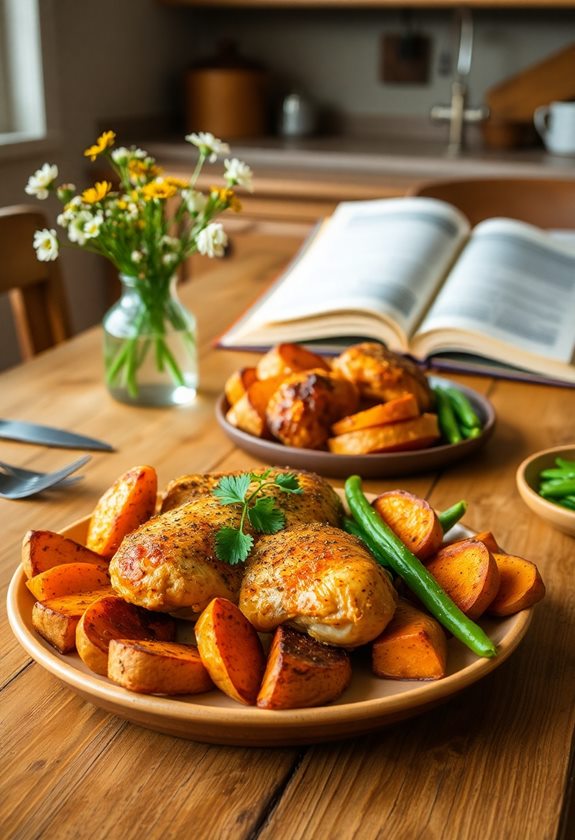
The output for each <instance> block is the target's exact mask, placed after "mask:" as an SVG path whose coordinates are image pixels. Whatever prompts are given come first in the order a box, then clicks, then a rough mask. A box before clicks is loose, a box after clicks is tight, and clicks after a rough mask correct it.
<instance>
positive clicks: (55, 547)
mask: <svg viewBox="0 0 575 840" xmlns="http://www.w3.org/2000/svg"><path fill="white" fill-rule="evenodd" d="M62 563H107V560H106V558H105V557H102V556H101V555H100V554H96V552H95V551H91V550H90V549H89V548H86V546H85V545H82V544H81V543H78V542H76V541H75V540H71V539H70V538H69V537H64V536H63V535H62V534H58V533H57V532H56V531H27V532H26V534H25V535H24V539H23V541H22V569H23V571H24V574H25V575H26V577H27V578H31V577H34V575H39V574H40V573H41V572H45V571H47V570H48V569H51V568H53V567H54V566H61V565H62Z"/></svg>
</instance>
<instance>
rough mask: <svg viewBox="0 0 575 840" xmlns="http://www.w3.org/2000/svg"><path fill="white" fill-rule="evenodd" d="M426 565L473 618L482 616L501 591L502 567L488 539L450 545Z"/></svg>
mask: <svg viewBox="0 0 575 840" xmlns="http://www.w3.org/2000/svg"><path fill="white" fill-rule="evenodd" d="M426 566H427V570H428V572H430V573H431V574H432V575H433V577H434V578H435V579H436V580H437V582H438V583H439V585H440V586H441V587H443V589H445V591H446V592H447V594H448V595H449V596H450V598H451V599H452V600H453V601H454V602H455V603H456V604H457V606H458V607H459V609H460V610H461V611H462V612H464V613H465V615H467V616H469V618H473V619H475V618H479V616H480V615H482V614H483V613H484V612H485V610H486V609H487V608H488V607H489V605H490V604H491V602H492V601H493V599H494V598H495V596H496V595H497V591H498V589H499V570H498V568H497V563H496V562H495V559H494V557H493V555H492V553H491V552H490V551H489V549H488V548H487V546H486V545H485V543H482V542H477V541H476V540H473V539H469V540H462V541H461V542H458V543H454V544H452V545H446V546H445V547H444V548H442V549H440V550H439V551H438V552H437V553H436V554H435V555H434V556H433V557H432V559H431V560H430V561H429V562H428V563H426Z"/></svg>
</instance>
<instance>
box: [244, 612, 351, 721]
mask: <svg viewBox="0 0 575 840" xmlns="http://www.w3.org/2000/svg"><path fill="white" fill-rule="evenodd" d="M350 681H351V664H350V660H349V655H348V653H347V652H346V651H345V650H343V649H342V648H336V647H333V646H331V645H324V644H322V643H321V642H317V641H315V639H312V638H311V637H310V636H307V635H305V634H304V633H298V631H297V630H294V629H293V628H291V627H286V626H285V625H280V626H279V627H278V628H277V629H276V631H275V633H274V637H273V641H272V644H271V648H270V652H269V655H268V660H267V665H266V670H265V674H264V678H263V681H262V684H261V688H260V691H259V694H258V698H257V705H258V706H259V708H260V709H300V708H308V707H310V706H321V705H323V704H324V703H331V702H332V700H335V699H336V698H337V697H339V696H340V694H342V692H343V691H344V690H345V689H346V688H347V686H348V685H349V683H350Z"/></svg>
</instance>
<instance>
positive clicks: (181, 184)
mask: <svg viewBox="0 0 575 840" xmlns="http://www.w3.org/2000/svg"><path fill="white" fill-rule="evenodd" d="M164 180H165V181H166V183H167V184H171V185H172V186H173V187H176V189H178V190H185V189H187V188H188V187H189V186H190V182H189V181H186V179H185V178H176V176H175V175H168V176H166V178H164Z"/></svg>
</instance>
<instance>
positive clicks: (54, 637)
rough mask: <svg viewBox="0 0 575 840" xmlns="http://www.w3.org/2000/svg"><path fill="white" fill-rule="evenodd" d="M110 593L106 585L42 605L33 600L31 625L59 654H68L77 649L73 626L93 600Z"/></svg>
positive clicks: (64, 596) (52, 599) (109, 587)
mask: <svg viewBox="0 0 575 840" xmlns="http://www.w3.org/2000/svg"><path fill="white" fill-rule="evenodd" d="M113 594H114V592H113V589H112V587H111V586H108V587H105V588H102V589H95V590H93V591H91V592H79V593H78V594H74V595H62V596H61V597H59V598H50V599H49V600H48V601H44V602H42V601H36V603H35V604H34V606H33V607H32V624H33V625H34V628H35V629H36V630H37V631H38V633H39V634H40V635H41V636H42V638H44V639H46V641H47V642H50V644H51V645H52V646H53V647H55V648H56V649H57V650H59V651H60V653H69V652H70V651H72V650H75V649H76V627H77V626H78V622H79V621H80V619H81V618H82V616H83V614H84V611H85V610H86V608H87V607H89V606H90V604H93V603H94V601H97V600H99V599H100V598H104V597H105V596H106V595H113Z"/></svg>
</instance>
